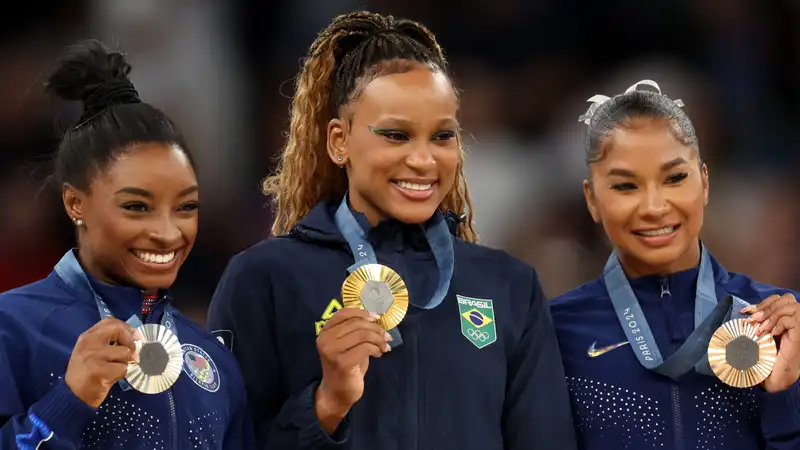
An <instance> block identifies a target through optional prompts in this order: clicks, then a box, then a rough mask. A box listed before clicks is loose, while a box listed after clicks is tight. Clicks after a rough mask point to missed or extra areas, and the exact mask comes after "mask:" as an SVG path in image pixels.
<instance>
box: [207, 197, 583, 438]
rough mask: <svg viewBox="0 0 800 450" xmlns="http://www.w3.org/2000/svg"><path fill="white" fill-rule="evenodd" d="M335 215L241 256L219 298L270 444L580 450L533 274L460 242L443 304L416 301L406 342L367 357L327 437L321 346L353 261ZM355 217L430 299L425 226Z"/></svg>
mask: <svg viewBox="0 0 800 450" xmlns="http://www.w3.org/2000/svg"><path fill="white" fill-rule="evenodd" d="M337 206H338V202H335V203H320V204H319V205H317V206H316V207H315V208H314V209H313V210H312V211H310V213H309V214H308V215H307V216H306V217H305V218H304V219H303V220H302V221H301V222H300V223H299V224H298V225H297V226H296V227H295V228H294V229H293V230H292V231H291V233H289V234H288V235H287V236H283V237H273V238H269V239H266V240H265V241H262V242H261V243H259V244H256V245H255V246H253V247H251V248H249V249H248V250H246V251H244V252H242V253H240V254H238V255H237V256H235V257H234V258H233V259H232V260H231V262H230V263H229V265H228V267H227V269H226V271H225V274H224V275H223V277H222V280H221V281H220V284H219V286H218V288H217V291H216V293H215V295H214V298H213V300H212V304H211V307H210V310H209V318H208V323H209V327H210V329H211V330H212V332H213V333H215V334H216V335H217V336H219V337H220V338H221V339H223V340H224V341H225V342H226V343H228V344H229V345H232V348H233V352H234V354H235V355H236V357H237V359H238V360H239V364H240V365H241V367H242V371H243V373H244V377H245V383H246V385H247V389H248V393H249V399H250V402H251V405H252V409H253V415H254V420H255V425H256V434H257V437H258V439H259V441H260V443H261V446H262V448H264V449H280V450H292V449H340V448H341V449H354V450H376V449H381V450H412V449H413V450H416V449H419V450H446V449H454V450H503V449H505V450H523V449H525V450H528V449H541V450H550V449H552V450H556V449H558V450H569V449H574V448H575V441H574V430H573V428H572V418H571V415H570V410H569V398H568V393H567V388H566V383H565V380H564V372H563V369H562V365H561V360H560V357H559V352H558V345H557V343H556V340H555V339H556V338H555V332H554V330H553V326H552V322H551V317H550V313H549V311H548V308H547V304H546V301H545V298H544V297H543V295H542V291H541V289H540V286H539V281H538V279H537V276H536V274H535V272H534V270H533V269H531V268H530V267H528V266H526V265H524V264H523V263H521V262H519V261H517V260H515V259H513V258H511V257H510V256H508V255H507V254H505V253H502V252H500V251H496V250H491V249H488V248H485V247H481V246H478V245H474V244H470V243H466V242H464V241H462V240H460V239H455V242H454V247H455V269H454V275H453V278H452V282H451V285H450V291H449V293H448V295H447V296H446V297H445V299H444V301H443V302H442V304H441V305H439V306H438V307H436V308H434V309H431V310H423V309H421V308H417V307H415V306H409V311H408V314H407V315H406V317H405V319H404V320H403V322H402V323H401V324H400V326H399V330H400V332H401V333H402V339H403V341H404V342H403V344H402V345H401V346H399V347H396V348H394V349H393V350H392V351H391V352H389V353H387V354H385V355H384V356H383V357H382V358H380V359H373V360H371V361H370V366H369V370H368V372H367V374H366V378H365V392H364V395H363V397H362V398H361V400H360V401H359V402H357V403H356V404H355V406H354V407H353V408H352V409H351V411H350V414H349V415H348V417H347V418H346V419H345V421H344V422H343V423H342V424H341V426H340V427H339V429H338V430H337V431H336V433H334V435H333V436H328V435H327V434H326V433H325V432H324V431H323V430H322V428H321V426H320V424H319V422H318V421H317V419H316V415H315V412H314V402H313V398H314V392H315V390H316V388H317V385H318V383H319V381H320V379H321V375H322V373H321V367H320V362H319V355H318V353H317V349H316V344H315V340H316V336H317V333H318V332H319V329H320V327H321V325H322V324H323V323H324V321H325V320H326V319H329V318H330V317H331V316H332V315H333V313H335V312H336V311H338V310H339V309H340V308H341V297H340V290H341V286H342V282H343V281H344V279H345V278H346V276H347V268H348V267H349V266H351V265H352V264H353V262H354V259H353V255H352V253H351V251H350V248H349V247H348V245H347V243H346V241H345V240H344V238H343V237H342V235H341V234H340V233H339V231H338V229H337V228H336V225H335V222H334V219H333V215H334V212H335V209H336V207H337ZM355 215H356V216H357V220H359V222H360V224H361V226H362V227H363V228H365V230H368V239H369V241H370V242H371V244H372V245H373V246H374V248H375V252H376V254H377V259H378V262H379V263H381V264H385V265H387V266H389V267H391V268H393V269H394V270H396V271H397V272H398V273H399V274H400V275H401V276H402V277H403V278H404V280H405V281H406V283H407V285H408V288H409V296H410V299H411V303H416V304H425V303H426V302H427V301H428V299H429V298H430V297H431V295H432V294H433V292H434V290H435V288H436V284H437V281H438V272H437V268H436V265H435V262H434V260H433V257H432V255H431V252H430V249H429V247H428V244H427V242H426V240H425V238H424V234H423V232H422V227H421V226H418V225H417V226H411V225H404V224H401V223H399V222H397V221H393V220H389V221H384V222H382V223H381V224H379V225H377V226H376V227H375V228H370V227H369V224H368V223H367V222H366V220H365V218H364V216H362V215H360V214H357V213H355ZM451 225H452V223H451ZM452 228H453V227H452V226H451V229H452ZM489 305H490V308H489V309H486V308H485V307H486V306H489ZM481 307H484V309H482V310H481V311H483V315H482V316H481V319H482V320H481V321H480V323H486V324H487V325H486V326H483V327H481V328H479V330H478V331H476V330H475V327H471V326H470V322H468V320H471V319H470V314H475V311H473V310H474V309H480V308H481ZM487 318H488V319H491V320H486V319H487ZM476 323H477V322H476ZM470 330H472V331H471V332H470ZM488 331H494V335H495V336H496V339H492V338H491V335H492V333H488ZM484 332H487V334H483V333H484ZM469 335H472V336H473V339H477V341H473V340H471V339H470V338H469V337H468V336H469ZM480 338H484V339H486V340H485V341H484V342H485V344H486V345H484V344H483V343H481V341H480ZM476 343H477V344H476Z"/></svg>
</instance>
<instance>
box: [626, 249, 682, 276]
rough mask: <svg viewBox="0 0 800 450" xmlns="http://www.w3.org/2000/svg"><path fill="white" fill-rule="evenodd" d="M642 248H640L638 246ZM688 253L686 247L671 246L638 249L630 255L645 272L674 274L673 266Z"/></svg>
mask: <svg viewBox="0 0 800 450" xmlns="http://www.w3.org/2000/svg"><path fill="white" fill-rule="evenodd" d="M637 247H640V246H637ZM687 251H688V247H687V246H685V245H670V246H667V247H662V248H641V247H640V248H636V249H635V250H634V251H631V252H630V253H629V254H630V255H631V256H633V258H634V259H636V260H637V261H639V264H641V265H642V266H643V267H641V268H640V271H642V270H644V271H647V272H648V273H651V274H656V273H671V272H674V270H673V269H672V268H673V266H674V265H675V264H676V263H678V262H679V261H680V260H681V258H682V257H683V255H685V254H686V252H687Z"/></svg>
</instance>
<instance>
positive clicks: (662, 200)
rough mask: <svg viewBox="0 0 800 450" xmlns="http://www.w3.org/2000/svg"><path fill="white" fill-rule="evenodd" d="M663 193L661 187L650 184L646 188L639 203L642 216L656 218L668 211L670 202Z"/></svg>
mask: <svg viewBox="0 0 800 450" xmlns="http://www.w3.org/2000/svg"><path fill="white" fill-rule="evenodd" d="M664 194H665V193H664V190H663V189H661V187H656V186H652V187H649V188H647V190H646V192H645V195H644V199H643V200H642V203H641V205H640V211H641V213H642V216H643V217H645V218H647V219H651V220H658V219H661V218H662V217H664V216H665V215H666V214H667V213H669V208H670V204H669V201H668V200H667V198H666V196H665V195H664Z"/></svg>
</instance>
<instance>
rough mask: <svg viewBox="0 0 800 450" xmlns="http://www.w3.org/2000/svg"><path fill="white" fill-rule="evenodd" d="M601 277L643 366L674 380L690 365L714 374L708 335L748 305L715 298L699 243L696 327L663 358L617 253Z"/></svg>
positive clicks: (708, 261) (710, 271)
mask: <svg viewBox="0 0 800 450" xmlns="http://www.w3.org/2000/svg"><path fill="white" fill-rule="evenodd" d="M603 278H604V279H605V283H606V289H607V291H608V295H609V297H611V303H612V304H613V305H614V311H615V312H616V314H617V318H618V319H619V323H620V325H621V326H622V329H623V330H624V331H625V335H626V336H627V337H628V342H629V343H630V345H631V348H632V349H633V352H634V354H635V355H636V358H637V359H638V360H639V363H640V364H641V365H642V366H644V367H645V368H646V369H648V370H652V371H654V372H657V373H660V374H662V375H665V376H667V377H669V378H671V379H673V380H677V379H678V378H680V377H681V376H683V375H684V374H686V373H688V372H689V371H691V370H692V369H694V370H695V371H696V372H697V373H700V374H703V375H709V376H714V373H713V371H712V370H711V366H710V365H709V363H708V353H707V349H708V343H709V341H710V340H711V336H712V335H713V334H714V332H715V331H716V330H717V328H719V326H720V325H722V323H723V322H724V321H725V320H729V319H732V318H739V317H744V315H743V314H741V313H739V310H741V309H742V308H744V307H745V306H748V303H747V302H745V301H743V300H741V299H739V298H737V297H734V296H732V295H731V296H728V297H727V298H725V299H724V300H723V301H721V302H717V295H716V289H715V282H714V269H713V267H712V266H711V257H710V256H709V254H708V251H707V250H706V249H705V247H704V246H701V256H700V269H699V274H698V278H697V290H696V293H695V303H694V307H695V312H694V325H695V329H694V331H692V334H690V335H689V337H688V338H687V339H686V342H684V343H683V345H682V346H681V347H680V348H679V349H678V350H677V351H676V352H675V353H674V354H673V355H672V356H670V357H669V358H668V359H667V360H666V361H664V358H663V357H662V356H661V351H660V350H659V348H658V345H657V344H656V340H655V338H654V337H653V333H652V331H651V330H650V326H649V325H648V323H647V319H646V318H645V316H644V312H643V311H642V308H641V306H640V305H639V301H638V300H637V299H636V295H635V294H634V292H633V289H632V288H631V285H630V283H629V282H628V277H626V276H625V272H624V271H623V270H622V266H621V265H620V262H619V258H618V257H617V255H616V253H612V254H611V256H610V257H609V258H608V262H607V263H606V266H605V269H604V270H603Z"/></svg>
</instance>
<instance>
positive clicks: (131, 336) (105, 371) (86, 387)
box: [64, 318, 142, 408]
mask: <svg viewBox="0 0 800 450" xmlns="http://www.w3.org/2000/svg"><path fill="white" fill-rule="evenodd" d="M137 338H142V336H141V333H139V332H138V331H136V330H134V329H133V328H132V327H131V326H130V325H128V324H126V323H125V322H122V321H121V320H118V319H114V318H107V319H103V320H101V321H100V322H98V323H97V324H95V325H94V326H93V327H92V328H89V329H88V330H86V331H85V332H84V333H83V334H81V335H80V337H78V341H77V342H76V343H75V347H74V348H73V350H72V355H71V356H70V359H69V364H68V365H67V372H66V374H65V375H64V382H65V383H66V384H67V386H69V388H70V389H71V390H72V393H73V394H75V396H77V397H78V398H80V399H81V400H83V402H84V403H86V404H87V405H89V406H91V407H93V408H99V407H100V405H101V404H102V403H103V401H104V400H105V399H106V396H108V391H109V390H111V387H112V386H114V383H116V382H117V381H119V380H121V379H123V378H124V377H125V374H126V373H127V368H128V363H129V362H130V361H131V360H135V359H136V358H137V355H136V344H135V339H137ZM115 343H116V344H117V345H112V344H115Z"/></svg>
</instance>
